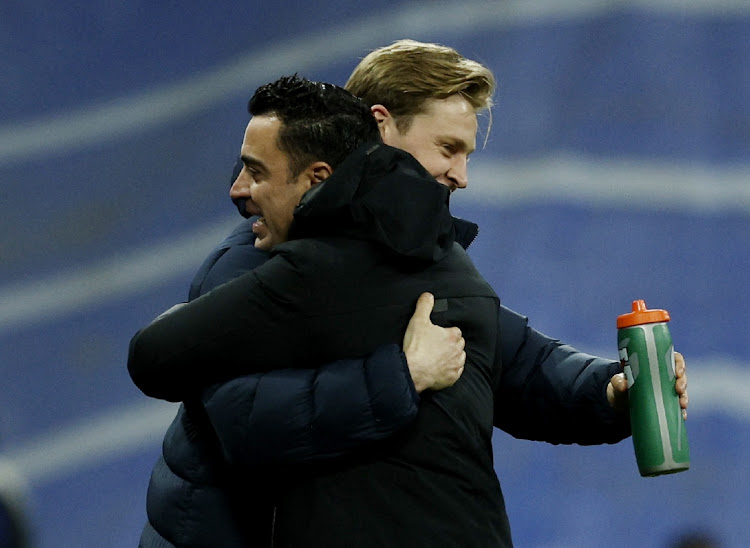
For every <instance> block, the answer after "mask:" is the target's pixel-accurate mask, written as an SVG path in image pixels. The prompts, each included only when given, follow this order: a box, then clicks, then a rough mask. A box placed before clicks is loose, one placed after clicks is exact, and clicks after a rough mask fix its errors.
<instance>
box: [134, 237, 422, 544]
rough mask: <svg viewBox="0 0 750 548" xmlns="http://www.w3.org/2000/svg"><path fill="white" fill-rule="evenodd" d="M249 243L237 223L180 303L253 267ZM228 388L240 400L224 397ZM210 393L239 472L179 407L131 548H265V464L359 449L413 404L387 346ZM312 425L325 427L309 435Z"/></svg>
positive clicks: (403, 372)
mask: <svg viewBox="0 0 750 548" xmlns="http://www.w3.org/2000/svg"><path fill="white" fill-rule="evenodd" d="M254 240H255V235H254V234H253V233H252V230H251V223H243V224H241V225H239V226H238V227H237V228H236V229H235V230H234V231H233V232H232V233H231V234H230V235H229V236H228V237H227V238H226V239H225V240H224V241H223V242H222V243H221V244H220V245H219V246H218V247H217V248H216V249H214V250H213V252H212V253H211V254H210V255H209V256H208V257H207V258H206V260H205V261H204V263H203V264H202V265H201V267H200V269H199V270H198V272H197V273H196V275H195V277H194V279H193V283H192V284H191V288H190V299H189V300H192V299H194V298H197V297H199V296H200V295H203V294H205V293H207V292H208V291H210V290H211V289H213V288H214V287H216V286H218V285H221V284H222V283H224V282H227V281H229V280H231V279H234V278H236V277H237V276H239V275H241V274H242V273H246V272H248V271H250V270H252V269H253V268H255V267H257V266H260V265H261V264H263V263H264V262H265V261H266V260H267V259H268V253H266V252H264V251H260V250H258V249H256V248H255V247H254V246H253V243H254ZM233 383H234V385H235V386H237V384H236V383H239V385H240V386H241V392H240V393H237V392H234V393H232V391H231V386H233ZM219 388H221V390H220V391H219V394H217V396H216V397H215V398H212V401H213V402H214V405H222V404H223V405H224V406H225V408H226V410H227V412H230V411H231V412H232V413H236V414H235V415H234V419H235V420H234V422H233V423H232V424H231V425H230V426H228V428H227V430H226V431H224V430H222V436H223V435H224V434H225V433H226V434H227V435H232V436H236V437H237V438H242V439H244V440H245V441H247V451H246V454H247V457H246V458H245V459H244V462H243V463H242V466H241V467H232V466H230V465H228V464H227V462H226V460H225V459H224V457H223V455H222V454H221V450H220V447H219V439H218V438H217V436H216V434H215V433H214V427H213V426H212V425H211V424H210V422H209V421H208V416H207V415H206V413H205V411H204V410H203V407H202V404H201V403H200V402H198V401H193V400H191V401H188V402H186V403H185V404H183V405H181V406H180V409H179V411H178V413H177V416H176V417H175V419H174V421H173V422H172V424H171V425H170V427H169V429H168V431H167V433H166V435H165V437H164V441H163V444H162V456H161V457H160V458H159V459H158V461H157V462H156V464H155V465H154V469H153V472H152V474H151V478H150V481H149V487H148V495H147V514H148V521H147V523H146V526H145V527H144V530H143V534H142V536H141V540H140V544H139V546H140V547H141V548H166V547H175V546H176V547H181V548H212V547H215V546H221V547H225V548H232V547H236V548H240V547H246V546H259V547H260V546H268V545H269V544H270V534H271V528H272V520H273V505H272V503H271V502H270V501H271V497H270V496H268V495H264V492H266V490H267V489H268V488H269V487H268V485H272V482H271V481H266V480H270V476H269V474H272V471H271V466H270V465H271V463H280V462H284V463H292V462H307V461H313V460H317V459H324V458H331V457H332V456H338V455H341V454H342V453H343V452H345V451H353V450H356V449H361V448H366V447H367V446H368V445H369V444H372V443H373V442H376V441H378V440H381V439H386V438H388V437H390V436H391V435H393V434H394V433H395V432H397V431H398V430H399V429H401V428H403V427H404V426H405V425H407V424H409V423H410V422H411V421H413V420H414V418H415V417H416V415H417V409H418V403H419V396H418V394H417V393H416V391H415V389H414V385H413V383H412V380H411V377H410V374H409V370H408V367H407V364H406V358H405V356H404V354H403V352H401V351H400V349H399V347H398V346H397V345H384V346H382V347H379V348H378V349H377V350H376V351H375V352H374V353H373V354H371V355H369V356H367V357H366V358H362V359H350V360H337V361H335V362H332V363H330V364H326V365H323V366H321V367H319V368H316V369H294V370H292V369H288V370H281V371H270V372H266V373H258V374H256V375H253V376H247V377H243V378H242V379H241V380H240V379H237V380H235V381H230V383H229V384H227V385H226V386H222V387H214V388H212V389H211V390H210V392H212V393H213V392H215V391H217V390H218V389H219ZM222 397H227V398H229V400H228V401H226V402H222V401H220V400H221V398H222ZM342 408H343V409H344V411H343V413H342ZM342 416H343V417H342ZM342 418H345V419H346V420H345V421H343V420H341V419H342ZM313 422H315V424H316V425H320V424H324V425H325V424H329V425H333V428H312V427H311V426H312V424H313ZM230 433H231V434H230ZM245 482H246V483H245Z"/></svg>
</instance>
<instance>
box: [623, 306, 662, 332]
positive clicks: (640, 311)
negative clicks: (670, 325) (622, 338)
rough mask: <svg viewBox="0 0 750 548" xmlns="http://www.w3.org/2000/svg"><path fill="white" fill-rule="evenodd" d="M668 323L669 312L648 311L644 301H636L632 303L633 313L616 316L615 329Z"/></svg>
mask: <svg viewBox="0 0 750 548" xmlns="http://www.w3.org/2000/svg"><path fill="white" fill-rule="evenodd" d="M668 321H669V312H667V311H666V310H661V309H660V308H655V309H654V310H648V309H647V308H646V301H644V300H638V301H633V311H632V312H628V313H627V314H623V315H621V316H617V329H621V328H623V327H633V326H634V325H641V324H644V323H660V322H668Z"/></svg>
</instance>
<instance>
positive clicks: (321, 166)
mask: <svg viewBox="0 0 750 548" xmlns="http://www.w3.org/2000/svg"><path fill="white" fill-rule="evenodd" d="M307 172H308V174H309V175H308V176H309V178H310V186H311V187H312V186H315V185H317V184H318V183H322V182H323V181H325V180H326V179H328V177H330V176H331V174H332V173H333V168H331V166H330V165H329V164H327V163H326V162H323V161H319V162H314V163H312V164H310V167H308V168H307Z"/></svg>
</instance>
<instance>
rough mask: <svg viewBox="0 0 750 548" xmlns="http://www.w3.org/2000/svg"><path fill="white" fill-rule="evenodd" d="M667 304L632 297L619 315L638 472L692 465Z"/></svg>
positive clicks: (658, 472) (669, 471)
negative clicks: (630, 306) (656, 306)
mask: <svg viewBox="0 0 750 548" xmlns="http://www.w3.org/2000/svg"><path fill="white" fill-rule="evenodd" d="M668 321H669V313H668V312H667V311H666V310H660V309H654V310H648V309H647V308H646V303H645V302H644V301H642V300H638V301H633V309H632V312H629V313H628V314H623V315H621V316H618V317H617V347H618V349H619V351H620V363H622V365H623V369H624V372H625V377H626V379H627V382H628V400H629V404H630V428H631V431H632V433H633V448H634V449H635V458H636V461H637V463H638V470H639V472H640V474H641V476H644V477H646V476H659V475H662V474H672V473H674V472H681V471H683V470H687V469H688V468H690V453H689V449H688V441H687V432H686V430H685V420H684V419H683V418H682V410H681V408H680V401H679V397H678V396H677V393H676V392H675V388H674V385H675V363H674V346H673V345H672V336H671V335H670V333H669V328H668V327H667V322H668Z"/></svg>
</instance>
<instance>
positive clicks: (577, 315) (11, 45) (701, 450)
mask: <svg viewBox="0 0 750 548" xmlns="http://www.w3.org/2000/svg"><path fill="white" fill-rule="evenodd" d="M209 6H210V7H209ZM404 37H410V38H415V39H418V40H426V41H436V42H441V43H445V44H448V45H451V46H454V47H456V48H457V49H459V50H460V51H461V52H462V53H464V54H465V55H467V56H469V57H472V58H476V59H479V60H481V61H483V62H485V63H486V64H488V65H489V66H490V67H491V68H492V69H493V70H494V71H495V73H496V75H497V77H498V80H499V85H500V87H499V91H498V94H497V97H496V103H497V105H496V107H495V108H494V110H493V113H492V129H491V132H490V133H489V137H488V140H487V143H486V147H485V149H484V150H480V151H479V152H478V153H477V154H476V155H475V157H474V158H473V159H472V163H471V166H470V187H469V190H466V191H462V192H460V193H457V194H456V195H455V196H454V198H453V207H454V209H455V211H456V213H457V214H458V215H460V216H464V217H467V218H471V219H473V220H475V221H477V222H479V224H480V226H481V232H480V236H479V238H478V240H477V241H476V243H475V245H474V246H473V247H472V249H471V254H472V256H473V258H474V259H475V262H476V263H477V265H478V267H479V269H480V271H481V272H483V273H484V274H485V276H486V277H487V278H488V280H490V282H491V283H492V284H493V286H494V287H495V288H496V290H497V291H498V293H499V294H500V296H501V298H502V299H503V300H504V302H505V303H506V304H507V305H508V306H510V307H511V308H513V309H515V310H517V311H519V312H522V313H523V314H525V315H528V316H530V317H531V319H532V324H533V325H534V326H535V327H536V328H538V329H540V330H541V331H543V332H546V333H548V334H550V335H553V336H555V337H558V338H561V339H563V340H565V341H566V342H569V343H571V344H574V345H575V346H576V347H578V348H580V349H582V350H586V351H589V352H592V353H597V354H600V355H607V356H612V357H614V356H615V355H616V348H615V326H614V319H615V317H616V316H617V315H618V314H620V313H623V312H626V311H628V309H629V307H630V302H631V300H633V299H635V298H644V299H646V301H647V303H648V304H649V305H650V306H651V307H658V308H666V309H668V310H669V311H670V312H671V314H672V318H673V321H672V324H671V328H672V333H673V337H674V339H675V342H676V346H677V349H678V350H680V351H682V352H683V353H684V354H685V355H686V356H687V359H688V364H689V373H690V383H691V388H690V395H691V407H690V418H689V420H688V434H689V438H690V443H691V451H692V467H691V470H690V471H689V472H687V473H683V474H678V475H674V476H668V477H660V478H652V479H643V478H640V477H639V476H638V473H637V470H636V466H635V461H634V458H633V453H632V446H631V444H630V442H629V441H625V442H623V443H620V444H618V445H615V446H603V447H579V446H570V447H568V446H565V447H564V446H548V445H544V444H539V443H532V442H526V441H519V440H515V439H513V438H510V437H509V436H507V435H505V434H503V433H499V432H498V433H497V435H496V437H495V440H494V443H495V452H496V470H497V473H498V475H499V477H500V479H501V482H502V484H503V487H504V491H505V495H506V499H507V503H508V508H509V514H510V518H511V523H512V526H513V534H514V538H515V541H516V543H517V545H518V546H520V547H525V546H531V547H589V546H591V547H597V546H615V547H619V546H623V547H626V546H655V547H661V546H664V547H666V546H669V545H670V543H671V542H672V541H673V539H674V538H675V536H676V535H678V534H679V533H681V532H684V531H693V530H696V531H698V530H700V531H708V532H710V534H712V535H714V536H715V537H716V538H717V539H719V540H720V541H722V542H723V543H724V544H723V545H724V546H746V545H747V542H748V541H747V539H748V538H750V525H749V523H750V522H749V521H748V519H747V516H748V514H749V513H750V481H749V480H750V467H748V465H747V460H748V458H749V457H750V428H749V426H750V395H748V394H750V391H749V390H748V385H749V384H750V361H749V356H750V353H749V352H748V347H750V329H749V328H748V325H750V292H748V283H747V280H748V277H747V272H748V271H750V63H749V62H748V60H749V59H750V3H748V2H747V1H746V0H716V1H713V2H712V1H708V0H706V1H698V0H686V1H684V2H676V1H670V0H652V1H649V2H646V1H636V0H630V1H626V0H623V1H619V2H600V1H593V0H592V1H588V2H586V1H583V0H580V1H573V0H547V1H543V0H523V1H521V0H519V1H510V0H507V1H475V2H453V3H446V2H442V1H417V0H412V1H404V0H401V1H386V0H374V1H372V2H368V3H361V4H360V3H356V2H351V1H344V0H330V1H308V2H294V1H291V0H278V1H277V2H274V3H273V5H272V4H271V3H260V2H238V1H227V2H217V3H207V2H197V1H188V2H174V1H171V0H170V1H165V2H146V1H137V0H133V1H131V2H123V3H118V2H101V3H95V2H66V3H61V2H52V1H50V0H39V1H37V2H25V3H22V2H18V1H13V0H11V1H8V2H3V3H1V4H0V47H1V48H2V51H3V55H2V56H0V82H2V83H1V84H0V105H1V106H0V113H2V114H1V115H0V116H1V118H0V189H1V190H0V200H1V202H0V205H1V206H2V212H3V213H2V216H1V218H0V375H1V377H0V378H2V382H1V383H0V456H2V459H3V461H4V462H6V463H8V464H9V465H11V466H13V467H15V469H16V470H17V471H18V472H19V473H20V474H21V475H22V476H23V477H24V478H25V481H26V486H27V495H28V498H27V499H26V501H25V502H26V504H27V506H28V511H29V513H30V518H31V524H32V529H33V533H34V538H35V540H36V545H37V546H39V547H41V548H53V547H105V546H106V547H128V546H135V545H136V544H137V539H138V536H139V534H140V529H141V526H142V524H143V521H144V519H145V503H144V500H145V492H146V485H147V481H148V476H149V472H150V469H151V466H152V464H153V462H154V460H155V458H156V457H157V454H158V453H159V450H160V442H161V437H162V434H163V432H164V430H165V428H166V425H167V424H168V423H169V421H170V419H171V417H172V416H173V415H174V411H175V409H174V407H173V406H172V405H169V404H162V403H159V402H153V401H149V400H148V399H147V398H145V397H144V396H142V395H141V394H140V393H139V392H138V391H137V390H136V389H135V388H134V387H133V386H132V385H131V384H130V382H129V379H128V376H127V373H126V369H125V362H126V354H127V344H128V341H129V339H130V337H131V335H132V334H133V333H134V332H135V331H136V329H138V328H139V327H140V326H142V325H143V324H144V323H146V322H148V321H149V320H150V319H151V318H152V317H154V316H155V315H156V314H157V313H159V312H161V311H162V310H164V309H165V308H167V307H168V306H170V305H172V304H173V303H175V302H177V301H180V300H183V299H184V297H185V296H186V292H187V287H188V282H189V280H190V278H191V276H192V274H193V272H194V271H195V269H196V267H197V266H198V264H199V263H200V262H201V260H202V258H203V257H204V256H205V254H206V253H207V252H208V251H209V250H210V249H211V247H212V246H213V245H214V244H215V243H217V242H218V241H220V240H221V239H222V237H223V236H224V235H225V234H226V233H227V232H228V231H229V230H230V229H231V227H233V226H234V225H235V224H236V223H237V221H238V218H237V217H236V212H234V211H233V208H232V207H231V206H230V203H229V201H228V200H227V196H226V195H227V187H228V183H229V174H230V171H231V167H232V164H233V159H234V157H235V155H236V153H237V151H238V147H239V143H240V141H241V138H242V131H243V129H244V125H245V124H246V115H245V104H246V100H247V98H248V97H249V95H250V94H251V93H252V91H253V90H254V89H255V87H257V86H258V85H260V84H262V83H264V82H266V81H269V80H272V79H275V78H276V77H278V76H280V75H282V74H289V73H293V72H299V73H300V74H303V75H306V76H308V77H311V78H315V79H321V80H327V81H331V82H335V83H343V82H344V81H345V80H346V77H347V75H348V73H349V72H350V71H351V69H352V68H353V67H354V65H355V64H356V62H357V60H358V58H360V57H361V56H363V55H364V54H366V53H367V52H368V51H369V50H370V49H373V48H375V47H378V46H381V45H384V44H387V43H389V42H391V41H393V40H395V39H398V38H404ZM487 124H488V119H487V118H486V117H485V118H483V120H482V128H483V132H486V128H487ZM482 137H483V136H482ZM0 479H1V478H0ZM426 534H429V532H426Z"/></svg>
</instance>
